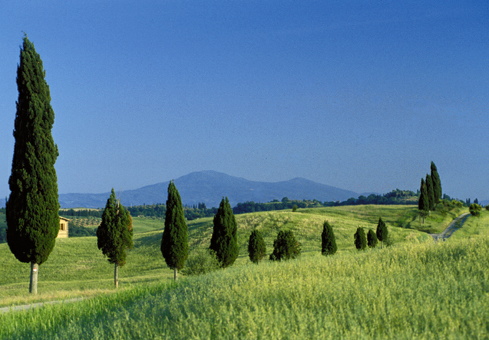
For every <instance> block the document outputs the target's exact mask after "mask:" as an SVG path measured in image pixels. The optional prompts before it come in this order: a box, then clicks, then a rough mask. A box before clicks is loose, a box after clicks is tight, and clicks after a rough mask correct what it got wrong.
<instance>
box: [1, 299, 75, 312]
mask: <svg viewBox="0 0 489 340" xmlns="http://www.w3.org/2000/svg"><path fill="white" fill-rule="evenodd" d="M81 300H83V298H74V299H67V300H62V301H46V302H38V303H31V304H29V305H21V306H11V307H2V308H0V313H5V312H13V311H18V310H27V309H31V308H36V307H42V306H45V305H53V304H57V303H68V302H76V301H81Z"/></svg>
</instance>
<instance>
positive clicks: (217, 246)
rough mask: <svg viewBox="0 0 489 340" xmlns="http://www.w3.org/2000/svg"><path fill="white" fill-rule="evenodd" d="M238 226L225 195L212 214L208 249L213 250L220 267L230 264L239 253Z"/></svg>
mask: <svg viewBox="0 0 489 340" xmlns="http://www.w3.org/2000/svg"><path fill="white" fill-rule="evenodd" d="M237 230H238V226H237V224H236V219H235V218H234V214H233V209H232V208H231V205H230V204H229V200H228V198H227V197H225V198H223V199H222V201H221V203H220V204H219V208H218V209H217V213H216V215H215V216H214V228H213V231H212V237H211V245H210V247H209V248H210V249H211V250H213V251H214V252H215V254H216V256H217V259H218V260H219V263H220V264H221V267H222V268H226V267H229V266H231V265H232V264H233V263H234V261H236V258H237V257H238V254H239V247H238V237H237Z"/></svg>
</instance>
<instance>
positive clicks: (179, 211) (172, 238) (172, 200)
mask: <svg viewBox="0 0 489 340" xmlns="http://www.w3.org/2000/svg"><path fill="white" fill-rule="evenodd" d="M161 253H162V254H163V257H164V258H165V262H166V264H167V265H168V267H170V269H173V279H174V280H175V281H176V280H177V273H178V271H179V270H180V269H182V268H183V266H184V265H185V261H186V260H187V257H188V228H187V223H186V222H185V214H184V212H183V206H182V199H181V198H180V193H179V192H178V190H177V187H176V186H175V183H173V181H171V182H170V184H169V185H168V199H167V200H166V214H165V230H164V231H163V237H162V238H161Z"/></svg>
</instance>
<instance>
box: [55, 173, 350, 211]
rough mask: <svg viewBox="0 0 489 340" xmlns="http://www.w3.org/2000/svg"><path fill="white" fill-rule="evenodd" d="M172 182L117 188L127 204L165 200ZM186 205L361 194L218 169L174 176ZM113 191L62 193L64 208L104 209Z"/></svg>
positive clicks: (332, 198) (297, 180)
mask: <svg viewBox="0 0 489 340" xmlns="http://www.w3.org/2000/svg"><path fill="white" fill-rule="evenodd" d="M168 184H169V181H167V182H161V183H157V184H153V185H148V186H145V187H142V188H139V189H135V190H125V191H117V192H116V193H117V196H118V198H120V200H121V203H122V204H123V205H125V206H134V205H143V204H156V203H165V202H166V198H167V189H168ZM175 185H176V187H177V189H178V191H179V192H180V196H181V197H182V201H183V204H184V205H187V206H192V205H197V204H198V203H205V204H206V206H207V207H208V208H209V207H217V206H218V205H219V202H220V201H221V199H222V198H223V197H225V196H226V197H228V198H229V201H230V203H231V205H232V206H234V205H236V204H237V203H240V202H247V201H254V202H260V203H263V202H270V201H272V200H274V199H277V200H281V199H282V198H283V197H288V198H289V199H298V200H302V199H311V200H312V199H317V200H318V201H321V202H324V201H344V200H347V199H348V198H351V197H355V198H356V197H358V196H359V194H357V193H355V192H353V191H349V190H344V189H340V188H336V187H333V186H329V185H325V184H320V183H316V182H313V181H310V180H307V179H304V178H294V179H291V180H288V181H282V182H257V181H249V180H247V179H244V178H241V177H234V176H230V175H226V174H224V173H220V172H216V171H198V172H192V173H190V174H188V175H185V176H182V177H180V178H177V179H175ZM109 196H110V193H109V192H107V193H102V194H61V195H59V202H60V204H61V207H62V208H103V207H104V206H105V203H106V202H107V199H108V198H109Z"/></svg>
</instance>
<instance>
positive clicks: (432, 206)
mask: <svg viewBox="0 0 489 340" xmlns="http://www.w3.org/2000/svg"><path fill="white" fill-rule="evenodd" d="M425 183H426V191H427V193H428V202H429V210H430V211H434V210H435V192H434V187H433V180H432V179H431V176H430V175H426V180H425Z"/></svg>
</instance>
